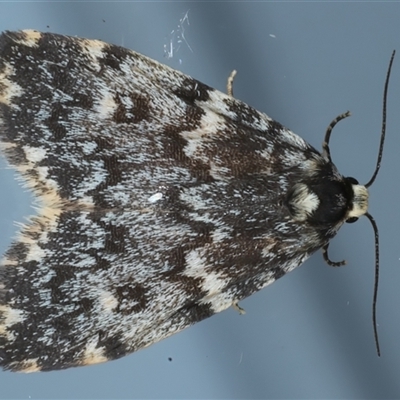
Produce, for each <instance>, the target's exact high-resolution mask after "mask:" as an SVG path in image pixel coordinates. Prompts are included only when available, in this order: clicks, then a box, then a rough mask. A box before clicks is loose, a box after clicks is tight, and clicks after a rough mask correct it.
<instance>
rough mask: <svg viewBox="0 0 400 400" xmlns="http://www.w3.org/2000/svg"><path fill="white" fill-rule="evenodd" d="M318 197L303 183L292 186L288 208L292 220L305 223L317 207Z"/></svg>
mask: <svg viewBox="0 0 400 400" xmlns="http://www.w3.org/2000/svg"><path fill="white" fill-rule="evenodd" d="M319 204H320V200H319V198H318V196H317V195H316V194H315V193H314V192H313V191H312V190H310V188H309V187H308V186H307V185H306V184H304V183H298V184H296V185H295V186H294V188H293V192H292V194H291V196H290V201H289V208H290V211H291V214H292V216H293V218H294V219H295V220H297V221H305V220H306V219H307V218H308V217H309V216H310V215H311V214H312V213H313V212H314V211H316V210H317V209H318V207H319Z"/></svg>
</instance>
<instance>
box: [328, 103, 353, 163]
mask: <svg viewBox="0 0 400 400" xmlns="http://www.w3.org/2000/svg"><path fill="white" fill-rule="evenodd" d="M350 115H351V113H350V111H346V112H344V113H343V114H340V115H338V116H337V117H336V118H335V119H334V120H333V121H332V122H331V123H330V124H329V126H328V128H326V132H325V138H324V142H323V143H322V155H323V156H324V158H326V159H327V160H328V161H329V162H330V163H331V162H332V158H331V151H330V149H329V140H330V138H331V133H332V130H333V128H334V127H335V125H336V124H337V123H338V122H339V121H341V120H342V119H345V118H347V117H350Z"/></svg>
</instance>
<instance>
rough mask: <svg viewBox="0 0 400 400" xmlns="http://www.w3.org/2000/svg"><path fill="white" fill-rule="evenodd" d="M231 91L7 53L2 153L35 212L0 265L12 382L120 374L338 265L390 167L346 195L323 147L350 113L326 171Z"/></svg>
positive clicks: (16, 46) (0, 356)
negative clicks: (154, 347) (317, 269)
mask: <svg viewBox="0 0 400 400" xmlns="http://www.w3.org/2000/svg"><path fill="white" fill-rule="evenodd" d="M392 61H393V57H392V60H391V62H392ZM390 66H391V64H390ZM389 72H390V68H389ZM389 72H388V76H389ZM232 79H233V76H232V77H231V79H230V80H229V81H228V94H224V93H221V92H219V91H217V90H214V89H212V88H211V87H209V86H207V85H205V84H203V83H201V82H199V81H197V80H195V79H193V78H191V77H189V76H187V75H184V74H182V73H181V72H178V71H175V70H173V69H171V68H169V67H167V66H165V65H162V64H160V63H158V62H156V61H153V60H151V59H149V58H147V57H145V56H142V55H140V54H138V53H135V52H133V51H131V50H127V49H124V48H122V47H118V46H114V45H111V44H107V43H104V42H101V41H97V40H87V39H79V38H75V37H68V36H62V35H56V34H50V33H40V32H37V31H32V30H31V31H21V32H5V33H3V34H2V35H1V36H0V142H1V149H2V152H3V154H4V155H5V157H6V159H7V160H8V162H9V164H10V165H11V166H12V167H14V168H15V169H16V170H17V172H18V173H19V174H20V175H21V176H22V178H23V182H24V185H25V186H26V187H28V188H29V189H31V190H32V191H33V193H34V194H35V198H36V204H35V205H36V210H37V214H36V215H35V216H32V217H30V219H29V221H28V223H26V224H25V225H23V226H22V227H21V230H20V233H19V234H18V236H17V237H16V239H15V240H14V242H13V243H12V244H11V246H10V248H9V249H8V251H7V252H6V254H5V256H4V258H3V260H2V263H1V265H0V365H1V366H3V368H5V369H7V370H12V371H23V372H33V371H49V370H54V369H63V368H69V367H74V366H81V365H88V364H93V363H99V362H104V361H107V360H111V359H116V358H119V357H122V356H124V355H126V354H128V353H131V352H134V351H136V350H139V349H142V348H144V347H146V346H149V345H151V344H152V343H155V342H157V341H159V340H161V339H163V338H166V337H168V336H170V335H172V334H174V333H176V332H179V331H181V330H182V329H184V328H186V327H188V326H190V325H192V324H194V323H196V322H198V321H201V320H202V319H204V318H207V317H209V316H211V315H213V314H215V313H218V312H220V311H222V310H225V309H226V308H228V307H231V306H234V307H236V308H237V309H238V310H241V309H240V307H239V306H238V302H239V301H240V300H242V299H244V298H246V297H248V296H249V295H251V294H252V293H254V292H256V291H258V290H260V289H262V288H264V287H265V286H267V285H269V284H271V283H272V282H274V281H275V280H276V279H278V278H280V277H282V276H283V275H285V274H286V273H287V272H289V271H291V270H292V269H294V268H296V267H298V266H299V265H300V264H302V263H303V262H304V261H305V260H306V259H307V258H308V257H309V256H310V255H311V254H312V253H314V252H315V251H316V250H318V249H321V248H322V249H323V250H324V256H325V259H326V260H327V261H328V263H330V264H331V265H341V264H342V263H341V262H339V263H334V262H332V261H330V260H329V258H328V255H327V247H328V243H329V241H330V239H331V238H332V237H333V236H334V235H335V234H336V233H337V231H338V229H339V228H340V227H341V226H342V224H343V223H344V222H346V221H347V222H352V221H354V220H355V219H357V218H358V217H359V216H361V215H364V214H365V215H367V216H369V214H368V213H367V206H368V191H367V187H368V186H369V185H370V184H371V183H372V181H373V180H374V179H375V176H376V173H377V171H378V169H379V165H380V158H381V151H380V153H379V154H380V155H379V159H378V167H377V170H376V172H375V174H374V176H373V178H372V179H371V181H370V182H369V183H368V184H366V185H360V184H358V183H357V181H356V180H354V179H353V178H345V177H343V176H342V175H341V174H340V173H339V172H338V170H337V169H336V167H335V165H334V164H333V163H332V160H331V157H330V152H329V146H328V142H329V136H330V133H331V131H332V128H333V126H334V125H335V124H336V123H337V122H338V121H339V120H341V119H343V118H345V117H346V116H348V115H349V114H348V113H345V114H342V115H340V116H339V117H338V118H336V119H335V120H334V121H333V122H332V123H331V125H330V126H329V127H328V130H327V134H326V139H325V142H324V144H323V151H322V153H321V152H319V151H317V150H316V149H314V148H313V147H312V146H310V145H309V144H308V143H306V142H305V141H304V140H303V139H302V138H300V137H299V136H297V135H295V134H294V133H293V132H291V131H290V130H288V129H286V128H285V127H284V126H282V125H281V124H280V123H278V122H276V121H274V120H272V119H271V118H269V117H268V116H267V115H265V114H263V113H261V112H259V111H256V110H255V109H253V108H252V107H250V106H248V105H246V104H244V103H243V102H241V101H239V100H237V99H235V98H234V97H233V93H232ZM387 85H388V77H387V80H386V86H385V87H386V89H385V98H386V92H387ZM385 110H386V100H385V101H384V118H383V119H384V122H383V129H382V131H383V134H382V138H381V147H382V146H383V138H384V131H385V129H384V128H385V114H386V112H385ZM369 218H370V220H371V222H372V223H373V225H374V226H375V223H374V222H373V219H372V217H370V216H369ZM376 245H378V244H377V243H376ZM376 264H377V265H378V258H377V261H376ZM375 295H376V292H375ZM375 300H376V299H375Z"/></svg>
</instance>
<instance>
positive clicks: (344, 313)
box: [0, 2, 400, 399]
mask: <svg viewBox="0 0 400 400" xmlns="http://www.w3.org/2000/svg"><path fill="white" fill-rule="evenodd" d="M188 10H190V11H189V20H190V26H186V30H185V36H186V39H187V40H188V42H189V44H190V46H191V48H192V49H193V53H192V52H191V51H190V50H189V49H188V47H187V46H186V45H185V44H182V46H181V49H180V50H179V51H178V52H177V53H176V55H175V57H174V58H173V59H171V60H167V59H165V58H163V46H164V44H165V43H167V42H168V38H170V32H171V31H172V30H174V29H175V30H176V28H177V25H178V23H179V19H180V18H182V16H183V15H184V14H185V13H186V12H187V11H188ZM103 20H105V22H103ZM399 21H400V4H399V3H217V4H212V3H192V2H181V3H111V2H108V3H79V2H74V3H62V2H53V3H0V30H5V29H11V30H15V29H23V28H34V29H38V30H42V31H51V32H57V33H61V34H68V35H77V36H82V37H87V38H95V39H102V40H105V41H108V42H112V43H115V44H123V45H124V46H126V47H129V48H132V49H134V50H137V51H139V52H141V53H143V54H146V55H148V56H150V57H152V58H155V59H157V60H159V61H161V62H167V63H168V64H169V65H170V66H172V67H174V68H178V69H180V70H182V71H183V72H186V73H188V74H190V75H192V76H194V77H195V78H197V79H199V80H201V81H203V82H204V83H207V84H208V85H210V86H213V87H216V88H218V89H220V90H225V87H226V83H225V82H226V78H227V76H228V74H229V72H230V71H231V70H232V69H233V68H235V69H237V70H238V76H237V79H236V81H235V86H234V89H235V96H236V97H238V98H240V99H242V100H244V101H246V102H247V103H249V104H251V105H252V106H254V107H256V108H257V109H259V110H260V111H264V112H266V113H267V114H268V115H270V116H271V117H273V118H275V119H276V120H278V121H279V122H281V123H283V124H284V125H286V126H288V127H290V128H291V129H292V130H293V131H294V132H296V133H297V134H299V135H301V136H303V137H304V138H305V139H307V140H308V141H309V142H310V143H311V144H313V145H314V146H315V147H317V148H320V144H321V142H322V139H323V134H324V131H325V128H326V126H327V125H328V123H329V122H330V121H331V119H332V118H334V117H335V116H336V115H337V114H339V113H341V112H343V111H346V110H347V109H350V110H351V111H352V113H353V116H352V117H351V118H349V119H347V120H346V121H344V122H341V123H340V125H339V126H338V127H337V128H336V129H335V131H334V134H333V138H332V148H331V150H332V157H333V159H334V160H335V163H336V164H337V165H338V167H339V169H340V171H341V172H342V173H343V174H345V175H347V174H348V175H351V176H354V177H356V178H357V179H358V180H360V182H361V183H365V182H366V181H368V180H369V178H370V175H371V174H372V171H373V169H374V166H375V162H376V153H377V148H378V141H379V133H380V123H381V122H380V121H381V106H382V90H383V83H384V79H385V74H386V70H387V65H388V62H389V58H390V54H391V52H392V50H393V49H397V50H398V52H399V54H398V56H397V59H396V60H395V64H394V67H393V74H392V79H391V84H390V95H389V105H388V126H387V135H388V137H387V145H386V149H385V153H384V160H383V167H382V169H381V173H380V176H379V177H378V180H377V182H376V184H375V185H374V186H373V188H372V191H371V192H372V193H371V206H370V212H371V213H372V214H373V215H374V217H375V219H376V220H377V222H378V225H379V227H380V238H381V283H380V294H379V305H378V321H379V334H380V341H381V350H382V357H381V358H380V359H379V358H378V357H377V356H376V353H375V346H374V342H373V335H372V324H371V302H372V301H371V298H372V286H373V279H374V273H373V266H374V248H373V233H372V229H371V228H370V225H369V223H368V221H367V220H366V219H362V220H361V221H360V222H358V223H357V224H353V225H351V226H345V227H344V228H343V229H342V230H341V232H340V233H339V235H338V237H337V238H336V239H335V240H334V241H333V243H332V245H331V253H330V254H331V258H332V259H342V258H346V259H347V261H348V265H347V266H346V267H343V268H340V269H334V268H330V267H328V266H326V265H325V263H324V261H323V259H322V256H321V255H320V254H316V255H315V256H314V257H313V258H312V259H311V260H310V261H309V262H307V263H306V265H305V266H304V267H302V268H300V269H297V270H296V271H295V272H293V273H291V274H289V275H288V276H286V277H284V278H283V279H281V280H280V281H278V282H277V283H275V284H273V285H272V286H270V287H269V288H267V289H264V290H263V291H262V292H261V293H258V294H256V295H254V296H252V297H251V298H250V299H248V300H246V301H244V302H242V303H241V305H242V306H243V307H244V308H245V309H246V311H247V314H246V315H245V316H239V315H238V314H237V313H236V312H234V311H233V310H228V311H226V312H224V313H222V314H220V315H218V316H214V317H213V318H211V319H208V320H207V321H204V322H202V323H200V324H197V325H196V326H194V327H192V328H190V329H188V330H186V331H185V332H183V333H181V334H178V335H175V336H173V337H171V338H170V339H167V340H165V341H163V342H161V343H159V344H157V345H154V346H152V347H151V348H149V349H147V350H144V351H141V352H139V353H137V354H134V355H131V356H129V357H125V358H123V359H121V360H118V361H115V362H110V363H106V364H102V365H99V366H94V367H85V368H77V369H71V370H67V371H60V372H52V373H43V374H31V375H21V374H12V373H1V372H0V388H1V389H0V397H2V398H239V397H240V398H269V399H270V398H381V399H382V398H395V397H400V379H399V377H398V376H399V371H400V346H399V344H398V342H399V338H400V315H399V312H398V309H399V305H400V290H399V287H400V261H399V257H400V248H399V234H398V230H397V228H396V226H399V219H400V215H399V211H398V207H397V206H398V203H399V197H400V192H399V179H398V171H399V170H400V159H399V155H398V153H399V148H400V147H399V145H400V134H399V129H400V113H399V107H400V23H399ZM47 25H48V26H49V28H47ZM271 35H274V36H275V37H273V36H271ZM2 165H5V164H4V162H3V164H2ZM0 173H1V178H0V179H1V181H2V183H3V185H2V187H3V190H2V191H1V196H0V202H1V203H0V232H1V238H0V251H1V252H3V251H4V250H5V249H6V247H7V245H8V244H9V242H10V237H11V235H12V234H13V232H15V227H13V225H12V222H13V221H23V216H24V215H27V214H28V213H29V211H30V208H29V196H28V195H27V194H24V193H23V190H22V189H20V188H19V187H18V186H17V184H16V183H15V182H14V181H13V179H12V173H11V172H10V171H7V170H2V171H0ZM168 357H172V361H171V362H170V361H168Z"/></svg>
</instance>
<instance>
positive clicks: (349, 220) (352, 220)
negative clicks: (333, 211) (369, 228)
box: [346, 217, 358, 224]
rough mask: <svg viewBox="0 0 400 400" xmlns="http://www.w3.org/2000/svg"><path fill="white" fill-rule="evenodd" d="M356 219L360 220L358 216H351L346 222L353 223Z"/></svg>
mask: <svg viewBox="0 0 400 400" xmlns="http://www.w3.org/2000/svg"><path fill="white" fill-rule="evenodd" d="M356 221H358V218H357V217H350V218H348V219H347V220H346V222H347V223H348V224H352V223H353V222H356Z"/></svg>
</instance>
